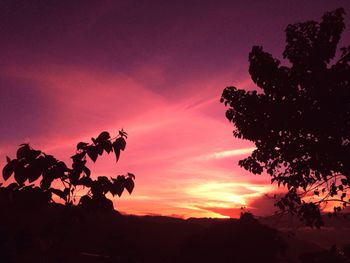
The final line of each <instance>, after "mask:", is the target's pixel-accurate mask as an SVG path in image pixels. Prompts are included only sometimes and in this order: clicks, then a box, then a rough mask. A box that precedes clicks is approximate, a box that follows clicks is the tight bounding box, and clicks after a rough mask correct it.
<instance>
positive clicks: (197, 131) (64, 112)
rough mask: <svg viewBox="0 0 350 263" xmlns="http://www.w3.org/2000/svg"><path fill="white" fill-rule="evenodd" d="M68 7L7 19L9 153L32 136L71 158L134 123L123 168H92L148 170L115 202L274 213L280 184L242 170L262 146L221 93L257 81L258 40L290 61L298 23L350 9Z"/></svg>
mask: <svg viewBox="0 0 350 263" xmlns="http://www.w3.org/2000/svg"><path fill="white" fill-rule="evenodd" d="M97 3H99V4H97ZM200 3H201V4H200ZM67 5H68V2H65V1H62V3H61V4H59V5H57V6H46V5H45V4H41V5H38V6H35V7H34V6H30V5H28V4H25V3H24V2H23V3H21V8H19V10H17V11H16V12H14V11H13V10H12V9H11V8H13V7H11V6H10V7H9V8H8V9H7V13H6V12H5V14H3V16H2V19H3V21H1V22H2V23H5V26H4V27H3V28H2V29H1V30H2V31H3V33H4V34H5V35H6V36H7V38H5V41H3V43H1V44H0V48H2V49H3V50H4V49H5V50H6V52H3V53H2V54H1V55H0V59H1V61H2V63H1V65H0V81H1V82H0V95H1V96H0V99H1V102H2V106H1V107H0V116H1V118H2V127H0V132H1V135H2V138H3V140H2V141H1V142H0V155H1V156H3V157H5V155H9V156H14V155H15V150H16V148H17V145H19V144H20V143H23V142H29V143H30V144H31V145H32V147H34V148H37V149H41V150H43V151H44V152H46V153H50V154H53V155H55V156H56V157H57V158H59V159H61V160H64V161H67V162H70V160H69V156H70V155H71V154H73V153H74V151H75V145H76V143H77V142H79V141H89V139H90V138H91V137H92V136H97V135H98V134H99V133H100V132H101V131H103V130H107V131H109V132H110V133H111V134H116V133H117V131H118V130H119V129H121V128H124V129H125V130H126V131H127V132H128V134H129V138H128V140H127V147H126V151H125V152H123V153H122V156H121V159H120V161H119V162H118V164H117V165H115V160H114V157H113V156H103V157H102V158H100V159H99V160H98V162H97V163H96V164H92V163H91V164H90V168H92V172H93V176H99V175H107V176H114V175H118V174H123V173H126V172H132V173H134V174H135V175H136V187H135V190H134V192H133V194H132V195H131V196H129V195H128V194H125V195H123V196H122V197H121V198H116V199H114V205H115V208H116V209H118V210H119V211H122V212H126V213H132V214H162V215H173V216H174V215H176V216H181V217H191V216H195V217H224V216H233V217H234V216H238V215H239V213H240V208H241V207H242V206H245V207H247V208H248V209H249V210H251V211H252V212H253V213H256V214H258V215H266V214H268V213H271V211H273V207H272V206H271V209H270V208H268V207H266V205H264V202H261V200H262V197H263V196H264V194H265V193H270V192H273V191H275V190H276V188H275V186H273V185H271V184H270V178H269V177H268V176H254V175H251V174H249V173H248V172H246V171H245V170H243V169H242V168H240V167H238V164H237V163H238V160H240V159H242V158H244V157H245V156H247V155H248V154H249V153H250V152H251V151H252V150H253V149H254V145H253V144H252V143H250V142H247V141H243V140H238V139H234V138H233V136H232V130H233V126H232V124H230V123H229V122H228V121H227V120H226V119H225V107H224V106H223V105H222V104H221V103H219V99H220V95H221V92H222V90H223V89H224V88H225V87H226V86H229V85H235V86H237V87H241V88H246V89H252V88H253V85H252V83H251V80H250V78H249V75H248V63H247V57H248V53H249V50H250V48H251V46H252V45H254V44H262V45H263V46H264V47H266V49H267V50H268V51H270V52H272V53H273V54H275V55H276V56H280V54H281V51H282V50H283V45H284V33H283V30H284V28H285V26H286V25H287V24H288V23H293V22H297V21H300V20H308V19H319V17H320V16H321V15H322V14H323V12H324V11H327V10H331V9H334V8H336V7H338V6H343V7H345V8H346V11H349V10H350V8H347V7H348V6H349V4H348V3H347V2H346V1H335V2H333V3H330V2H329V1H310V2H308V3H307V4H305V3H303V2H302V1H290V2H287V4H283V5H282V4H281V3H279V1H268V2H266V5H263V6H262V5H260V4H256V5H254V6H253V7H251V6H249V5H248V4H244V3H243V1H241V2H237V3H228V2H226V1H222V2H221V3H220V4H214V2H206V3H202V2H196V1H193V2H190V3H189V4H185V3H183V4H180V3H179V4H168V5H167V4H164V2H163V3H161V2H158V3H157V2H156V1H155V2H154V3H152V4H150V5H147V6H145V3H143V2H142V1H141V2H137V1H126V3H124V4H116V3H113V2H110V1H99V2H94V1H86V2H85V4H84V5H82V4H81V3H80V5H79V4H75V5H74V6H71V7H70V9H69V12H68V11H67V9H66V8H67ZM286 6H288V7H289V9H288V10H287V9H286V8H285V7H286ZM38 14H39V15H38ZM14 16H18V18H20V19H18V20H12V19H14V18H13V17H14ZM4 17H5V18H4ZM271 17H273V19H272V18H271ZM136 18H137V19H136ZM43 21H44V22H45V23H46V24H45V23H43ZM6 23H7V24H6ZM346 32H348V30H347V31H346ZM345 34H346V33H344V35H345ZM4 161H5V158H2V159H1V161H0V164H1V165H3V164H4ZM259 200H260V201H259ZM269 203H270V202H269Z"/></svg>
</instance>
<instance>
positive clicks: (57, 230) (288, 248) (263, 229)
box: [0, 204, 327, 263]
mask: <svg viewBox="0 0 350 263" xmlns="http://www.w3.org/2000/svg"><path fill="white" fill-rule="evenodd" d="M0 209H1V208H0ZM2 211H4V210H2ZM269 220H271V219H269ZM0 224H1V226H2V234H1V236H0V255H1V262H130V263H131V262H135V263H136V262H297V261H295V260H296V259H297V258H298V257H299V256H300V255H301V254H305V253H306V252H308V253H316V252H317V253H325V251H327V250H322V248H321V247H320V246H317V245H315V244H312V243H310V242H307V241H302V240H300V239H298V238H296V237H295V236H292V235H287V234H285V233H282V232H280V231H278V230H276V229H273V228H272V227H270V226H267V225H266V222H265V224H262V223H260V222H259V221H258V220H245V219H243V218H242V219H205V218H204V219H196V218H191V219H188V220H184V219H179V218H171V217H161V216H155V217H154V216H143V217H140V216H123V215H120V214H119V213H117V212H112V213H101V212H98V213H97V212H96V213H91V212H90V213H87V212H86V211H84V210H82V209H79V208H76V207H75V208H67V207H64V206H62V205H57V204H51V205H49V206H47V207H41V208H40V209H38V210H36V212H35V213H33V212H32V211H30V210H21V211H18V210H11V209H10V210H7V211H6V213H2V216H1V217H0ZM322 251H323V252H322Z"/></svg>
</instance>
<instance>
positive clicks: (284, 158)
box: [221, 8, 350, 227]
mask: <svg viewBox="0 0 350 263" xmlns="http://www.w3.org/2000/svg"><path fill="white" fill-rule="evenodd" d="M343 16H344V10H343V9H342V8H339V9H337V10H335V11H332V12H327V13H325V14H324V16H323V17H322V21H321V22H315V21H307V22H304V23H296V24H292V25H289V26H288V27H287V29H286V47H285V51H284V52H283V57H284V58H285V59H288V60H289V65H290V66H289V67H288V66H283V65H281V62H280V61H279V60H278V59H275V58H273V57H272V55H271V54H269V53H267V52H265V51H264V50H263V48H262V47H260V46H254V47H253V48H252V51H251V53H250V54H249V62H250V67H249V73H250V75H251V78H252V80H253V81H254V83H255V84H256V85H257V86H258V87H259V88H261V90H259V91H255V90H254V91H246V90H243V89H237V88H236V87H227V88H226V89H225V90H224V91H223V94H222V97H221V102H223V103H224V104H225V105H227V106H229V109H228V110H227V111H226V117H227V118H228V119H229V120H230V121H231V122H233V123H234V125H235V127H236V129H235V130H234V132H233V134H234V136H235V137H237V138H242V139H246V140H250V141H252V142H254V143H255V145H256V150H254V151H253V153H252V154H251V155H250V156H249V157H247V158H245V159H243V160H240V161H239V165H240V166H242V167H244V168H245V169H246V170H249V171H251V172H252V173H254V174H261V173H263V172H267V173H268V174H269V175H270V176H271V177H272V182H276V183H277V184H278V185H283V186H285V187H286V188H287V189H288V193H287V194H286V195H285V196H284V197H282V198H281V199H280V200H279V201H278V202H277V203H276V206H277V207H278V208H280V209H281V211H288V212H291V213H293V214H297V215H299V216H300V217H301V218H302V219H303V220H305V223H306V224H307V225H309V226H316V227H320V226H321V225H322V224H323V223H322V220H321V216H320V209H322V206H321V205H324V204H326V203H327V202H334V206H335V207H334V212H338V211H340V210H341V209H342V207H344V206H346V205H347V204H349V197H348V196H347V190H348V189H349V186H350V162H349V160H348V158H349V155H350V46H349V47H346V48H342V49H340V51H341V52H340V54H339V56H336V51H337V44H338V42H339V40H340V37H341V33H342V32H343V30H344V28H345V24H344V18H343ZM308 196H309V197H310V196H313V197H314V199H313V200H311V201H310V200H308V199H307V198H306V197H308ZM339 204H340V205H339Z"/></svg>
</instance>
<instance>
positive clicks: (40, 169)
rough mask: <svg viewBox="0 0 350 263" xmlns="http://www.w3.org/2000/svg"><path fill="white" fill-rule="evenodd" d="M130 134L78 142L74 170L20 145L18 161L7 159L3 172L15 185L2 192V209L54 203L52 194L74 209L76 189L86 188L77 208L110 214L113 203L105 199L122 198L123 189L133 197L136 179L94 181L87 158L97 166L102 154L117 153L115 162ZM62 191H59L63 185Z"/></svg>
mask: <svg viewBox="0 0 350 263" xmlns="http://www.w3.org/2000/svg"><path fill="white" fill-rule="evenodd" d="M126 138H127V133H126V132H124V131H123V130H121V131H119V134H118V136H116V137H115V138H111V137H110V134H109V133H108V132H106V131H104V132H102V133H101V134H100V135H99V136H98V137H97V138H96V139H95V138H92V143H90V144H89V143H86V142H79V143H78V144H77V151H76V154H75V155H73V156H72V157H71V158H72V160H73V163H72V167H71V168H68V166H67V165H66V164H65V163H64V162H62V161H59V160H57V159H56V158H55V157H53V156H52V155H48V154H45V153H44V152H42V151H38V150H35V149H33V148H31V147H30V146H29V145H28V144H22V145H20V148H19V149H18V150H17V153H16V158H15V159H13V160H11V159H10V158H9V157H7V164H6V165H5V167H4V168H3V170H2V175H3V177H4V180H8V179H9V178H10V177H11V175H12V174H14V180H15V182H13V183H11V184H9V185H8V186H6V187H1V188H0V199H1V200H0V203H1V204H2V207H4V206H9V207H16V208H26V207H33V206H43V205H46V204H48V203H50V202H53V201H54V199H53V198H52V194H54V195H56V196H57V197H59V198H61V199H63V200H64V201H65V204H66V205H67V206H72V205H73V204H74V203H75V201H76V200H75V199H76V189H77V187H83V188H85V192H86V194H85V195H84V196H82V197H81V198H80V200H79V202H78V206H80V207H82V208H84V209H86V210H94V211H111V210H113V203H112V201H111V200H109V199H108V198H106V194H107V193H108V192H109V193H111V194H112V195H113V196H114V195H118V196H121V195H122V193H123V191H124V189H126V190H127V191H128V192H129V193H130V194H131V192H132V191H133V189H134V179H135V176H134V175H133V174H131V173H127V175H118V176H117V177H116V178H111V179H108V178H107V177H106V176H98V177H97V179H92V178H91V176H90V175H91V172H90V169H89V168H88V167H87V166H86V162H87V156H88V157H89V158H90V159H91V160H92V161H93V162H95V161H96V160H97V158H98V156H100V155H102V154H103V152H106V153H108V154H109V153H111V152H114V154H115V157H116V161H118V160H119V156H120V152H121V151H124V150H125V146H126V140H125V139H126ZM54 181H60V183H61V184H62V185H63V186H64V187H63V189H62V188H61V189H60V188H57V187H59V185H61V184H55V185H53V182H54Z"/></svg>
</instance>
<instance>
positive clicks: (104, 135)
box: [96, 131, 111, 143]
mask: <svg viewBox="0 0 350 263" xmlns="http://www.w3.org/2000/svg"><path fill="white" fill-rule="evenodd" d="M110 138H111V136H110V135H109V132H106V131H103V132H101V133H100V135H99V136H97V138H96V141H97V142H98V143H102V142H104V141H107V140H109V139H110Z"/></svg>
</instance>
